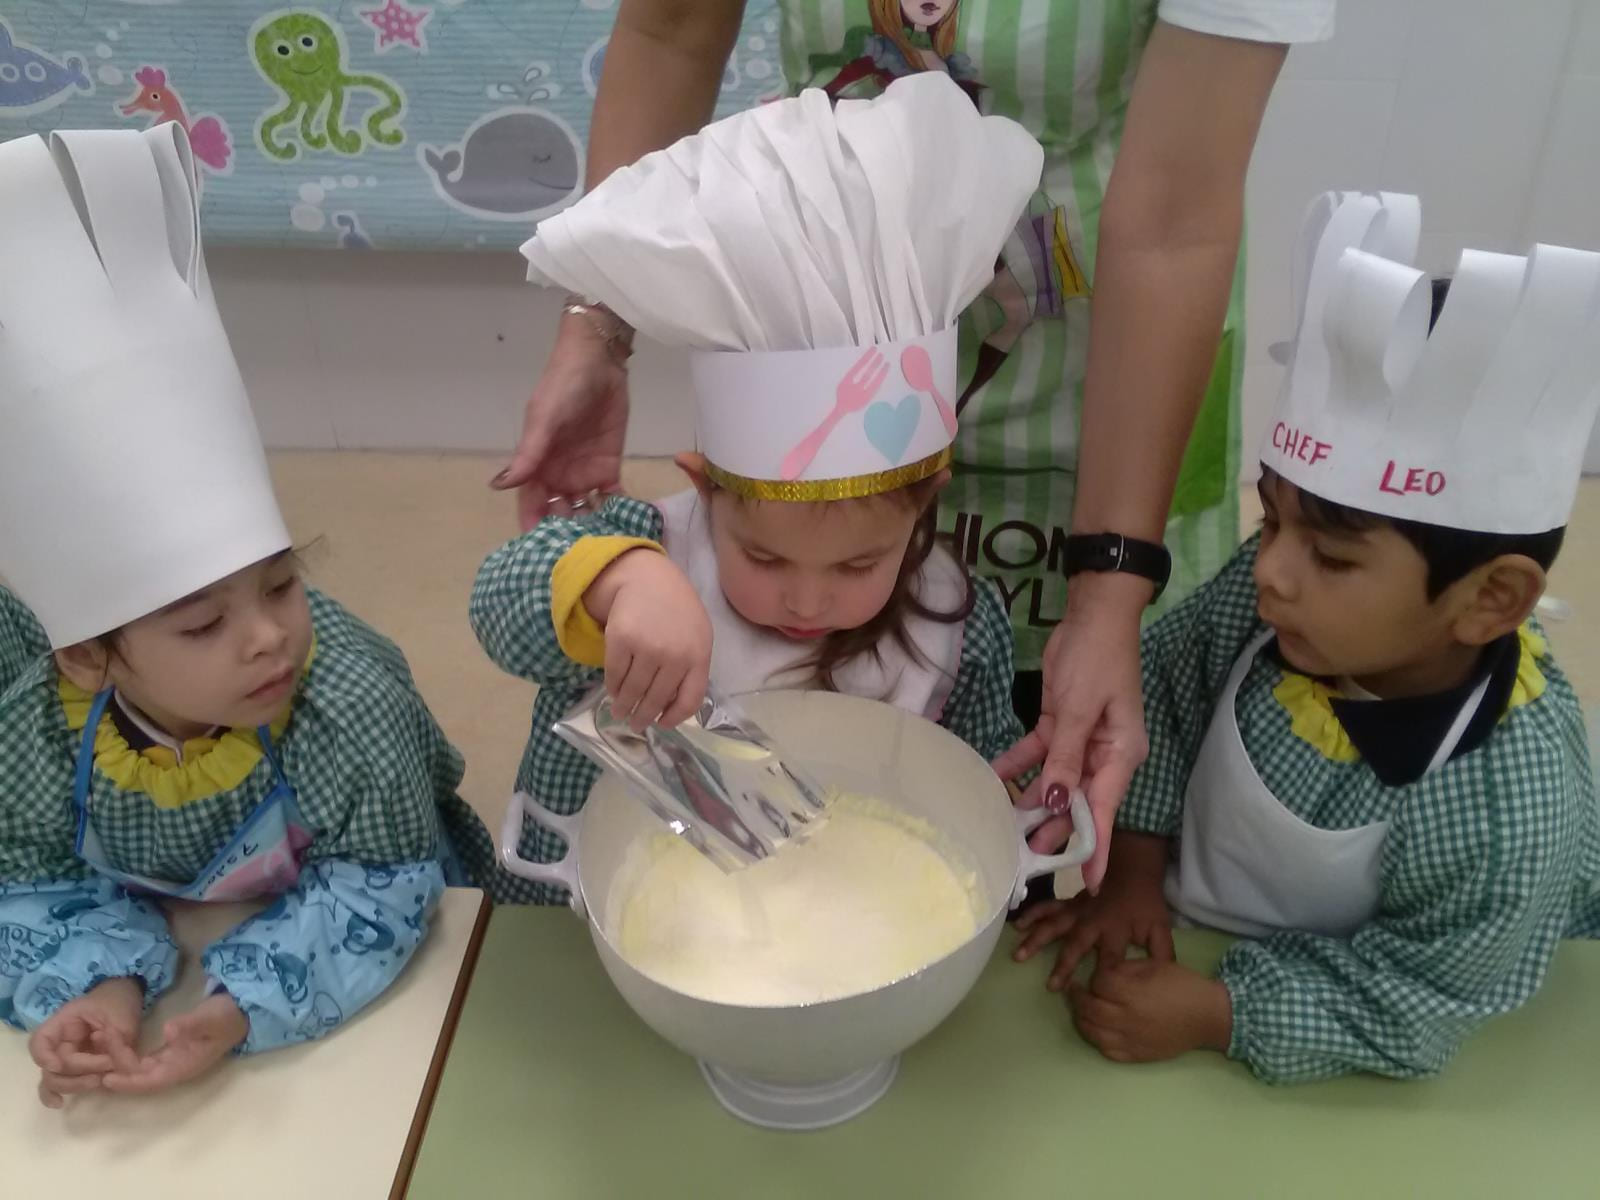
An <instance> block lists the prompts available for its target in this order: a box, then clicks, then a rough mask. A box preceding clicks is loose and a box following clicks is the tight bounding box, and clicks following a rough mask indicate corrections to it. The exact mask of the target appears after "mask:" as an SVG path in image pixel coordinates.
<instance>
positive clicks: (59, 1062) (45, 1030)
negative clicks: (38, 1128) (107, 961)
mask: <svg viewBox="0 0 1600 1200" xmlns="http://www.w3.org/2000/svg"><path fill="white" fill-rule="evenodd" d="M143 1013H144V985H143V984H141V983H140V982H139V981H138V980H137V979H107V980H104V981H103V982H101V983H98V984H96V985H95V986H94V987H92V988H90V989H89V990H88V991H87V992H85V993H84V994H83V995H81V996H79V997H77V998H76V999H74V1000H68V1001H67V1002H66V1003H65V1004H63V1005H62V1006H61V1007H60V1008H58V1009H56V1011H55V1012H54V1013H53V1014H52V1015H51V1017H50V1019H49V1020H47V1021H45V1022H44V1024H42V1025H40V1026H39V1027H38V1028H37V1029H35V1030H34V1031H33V1036H32V1037H30V1038H29V1039H28V1053H29V1054H31V1055H32V1056H33V1061H34V1062H35V1063H36V1064H38V1067H39V1071H40V1077H39V1101H40V1103H42V1104H43V1105H44V1106H45V1107H46V1108H60V1107H61V1106H62V1105H64V1104H65V1103H66V1102H67V1101H66V1098H67V1097H68V1096H70V1095H75V1094H78V1093H82V1092H92V1091H95V1090H97V1089H98V1088H100V1087H101V1086H102V1084H103V1082H104V1079H105V1076H106V1075H107V1073H108V1072H110V1071H112V1070H113V1069H115V1067H116V1064H117V1063H119V1062H126V1061H128V1060H129V1059H132V1058H134V1057H135V1056H134V1053H133V1047H134V1045H135V1043H136V1042H137V1041H138V1040H139V1018H140V1017H141V1016H142V1015H143Z"/></svg>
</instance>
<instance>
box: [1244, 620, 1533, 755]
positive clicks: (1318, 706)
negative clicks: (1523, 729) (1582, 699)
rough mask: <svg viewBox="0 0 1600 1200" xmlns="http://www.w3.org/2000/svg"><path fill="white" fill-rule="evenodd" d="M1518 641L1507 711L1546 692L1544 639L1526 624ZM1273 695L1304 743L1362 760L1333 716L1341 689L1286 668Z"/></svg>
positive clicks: (1323, 752)
mask: <svg viewBox="0 0 1600 1200" xmlns="http://www.w3.org/2000/svg"><path fill="white" fill-rule="evenodd" d="M1517 642H1518V650H1519V654H1518V659H1517V680H1516V683H1515V684H1513V685H1512V688H1511V699H1510V700H1509V701H1508V702H1507V704H1506V712H1507V713H1509V712H1510V711H1511V710H1512V709H1515V708H1521V707H1522V706H1523V705H1524V704H1531V703H1532V702H1533V701H1535V700H1537V699H1538V698H1539V697H1540V696H1542V695H1544V689H1545V686H1546V685H1545V678H1544V673H1543V672H1541V671H1540V670H1539V660H1540V659H1541V658H1543V657H1544V656H1545V655H1546V654H1548V653H1549V646H1548V644H1547V643H1546V642H1545V639H1544V638H1542V637H1540V636H1539V635H1538V634H1537V633H1535V632H1534V631H1533V628H1532V627H1531V626H1528V625H1524V626H1522V628H1520V629H1518V630H1517ZM1272 695H1273V698H1274V699H1276V700H1277V702H1278V703H1279V704H1280V705H1281V706H1282V707H1283V710H1284V711H1285V712H1287V713H1288V714H1289V728H1290V730H1291V731H1292V732H1293V733H1294V735H1295V736H1296V737H1297V738H1299V739H1300V740H1301V741H1302V742H1305V743H1306V744H1307V745H1310V746H1312V747H1313V748H1315V749H1316V750H1317V751H1319V752H1320V753H1321V754H1322V756H1323V757H1324V758H1326V759H1328V760H1330V761H1332V762H1338V763H1351V762H1356V761H1358V760H1359V759H1360V757H1361V755H1360V753H1359V752H1358V751H1357V750H1356V748H1355V745H1354V744H1353V743H1352V742H1351V741H1350V735H1349V734H1348V733H1346V732H1345V728H1344V725H1343V723H1341V722H1340V720H1339V718H1338V717H1337V716H1335V715H1334V711H1333V704H1332V701H1334V700H1336V699H1343V698H1344V693H1343V692H1341V691H1340V690H1339V689H1338V688H1335V687H1330V686H1328V685H1327V684H1325V683H1323V682H1321V681H1320V680H1316V679H1312V678H1310V677H1309V676H1306V675H1298V674H1295V673H1293V672H1287V671H1286V672H1285V673H1284V676H1283V679H1282V680H1281V681H1280V682H1279V684H1278V686H1277V687H1275V688H1273V689H1272Z"/></svg>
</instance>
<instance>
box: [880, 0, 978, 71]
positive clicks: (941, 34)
mask: <svg viewBox="0 0 1600 1200" xmlns="http://www.w3.org/2000/svg"><path fill="white" fill-rule="evenodd" d="M867 8H868V9H869V10H870V12H871V14H872V32H874V33H876V34H879V35H880V36H882V37H886V38H888V39H889V40H890V41H891V42H893V43H894V44H895V47H896V48H897V49H898V50H899V51H900V53H901V54H903V55H904V56H905V60H906V62H907V64H908V65H910V66H912V67H916V65H917V63H919V62H920V61H921V58H920V57H919V56H918V54H917V51H916V48H915V47H914V46H912V44H911V39H910V38H908V37H907V36H906V30H907V29H909V28H911V24H910V22H909V21H907V20H906V15H905V10H904V9H903V8H902V7H901V2H900V0H868V4H867ZM960 12H961V0H956V2H955V3H954V4H952V5H951V6H950V11H949V12H947V13H945V15H944V16H942V17H940V18H939V20H938V21H936V22H934V24H933V25H932V26H931V27H929V29H928V39H929V40H930V41H931V42H932V43H933V52H934V53H935V54H937V55H938V56H939V57H940V58H943V59H948V58H949V57H950V55H951V54H952V53H954V52H955V48H956V19H957V17H958V16H959V15H960ZM918 69H919V70H920V69H921V68H918Z"/></svg>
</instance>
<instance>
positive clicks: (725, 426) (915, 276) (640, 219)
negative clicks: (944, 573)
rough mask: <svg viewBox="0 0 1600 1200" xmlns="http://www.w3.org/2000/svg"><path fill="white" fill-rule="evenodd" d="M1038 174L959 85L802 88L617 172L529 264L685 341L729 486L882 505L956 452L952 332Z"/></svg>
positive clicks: (665, 338) (1017, 134)
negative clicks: (833, 93)
mask: <svg viewBox="0 0 1600 1200" xmlns="http://www.w3.org/2000/svg"><path fill="white" fill-rule="evenodd" d="M1042 165H1043V152H1042V151H1041V150H1040V148H1039V145H1038V143H1037V142H1035V141H1034V140H1033V138H1032V137H1030V136H1029V135H1028V134H1027V132H1026V131H1025V130H1023V129H1022V127H1021V126H1019V125H1017V124H1015V123H1014V122H1012V121H1008V120H1005V119H1004V118H1000V117H984V116H981V115H979V113H978V112H977V110H976V109H974V107H973V105H972V102H971V101H970V100H969V99H968V98H967V97H966V95H965V94H964V93H963V92H962V91H961V89H960V88H959V87H957V86H956V85H955V84H954V83H952V82H951V81H950V79H949V78H948V77H946V76H944V75H943V74H939V73H935V72H927V73H924V74H919V75H914V76H909V77H907V78H905V79H901V80H898V81H896V82H895V83H893V84H892V85H890V87H889V88H888V89H887V90H886V91H885V92H884V94H883V95H882V96H880V97H878V98H877V99H875V100H869V101H859V100H858V101H851V100H846V101H841V102H840V103H839V104H837V105H833V104H831V103H830V102H829V100H828V97H827V96H826V95H825V94H824V93H822V92H820V91H808V92H805V93H802V94H801V95H800V96H798V97H796V98H794V99H791V100H780V101H777V102H775V103H772V104H767V105H763V106H761V107H759V108H756V109H754V110H751V111H748V112H742V113H739V114H738V115H736V116H733V117H729V118H728V119H726V120H723V121H719V122H717V123H716V124H713V125H710V126H707V127H706V128H705V129H704V130H702V131H701V132H700V133H698V134H695V135H693V136H691V137H687V138H684V139H683V140H682V141H680V142H678V143H677V144H675V145H673V146H670V147H668V148H667V149H665V150H661V151H658V152H656V153H654V154H649V155H646V156H645V157H644V158H642V159H640V160H639V161H638V162H637V163H635V164H634V165H632V166H630V167H625V168H623V169H621V170H619V171H617V172H615V173H614V174H612V175H611V176H609V177H608V178H607V179H606V180H605V181H604V182H602V183H601V184H600V185H599V186H598V187H597V188H595V189H594V191H593V192H591V193H590V194H589V195H588V196H586V197H585V198H584V199H583V200H581V201H579V202H578V203H577V204H576V205H574V206H573V207H572V208H569V209H567V210H566V211H565V212H562V213H560V214H558V215H557V216H554V217H551V218H548V219H547V220H545V221H543V222H541V223H540V226H539V230H538V233H537V235H536V236H535V237H534V238H533V239H532V240H531V241H529V242H528V243H527V244H526V245H525V246H523V248H522V252H523V254H525V255H526V256H527V258H528V261H529V263H530V264H531V265H530V268H529V272H528V274H529V278H530V279H531V280H532V281H534V282H535V283H542V284H546V285H550V286H557V287H562V288H565V289H567V290H568V291H571V292H573V293H576V294H578V295H580V296H583V297H585V298H586V299H588V300H590V301H593V302H597V303H601V304H604V305H606V306H607V307H608V308H610V309H611V310H612V311H614V312H615V313H617V315H618V316H620V317H622V318H623V319H624V320H626V321H627V322H628V323H629V324H630V325H632V326H633V327H634V328H635V329H637V330H639V331H640V332H641V333H643V334H645V335H647V336H649V337H653V338H655V339H657V340H658V341H661V342H665V343H668V344H675V345H683V346H687V347H689V349H690V352H691V367H692V372H693V378H694V385H695V392H696V400H697V410H698V411H697V414H696V424H697V433H698V441H699V447H700V449H701V451H702V452H703V453H704V454H705V456H706V458H707V460H708V463H709V467H708V470H709V473H710V475H711V477H712V479H713V480H714V481H715V482H717V483H718V484H719V485H720V486H722V487H726V488H728V489H729V490H731V491H735V492H738V493H739V494H741V495H745V496H751V497H757V498H761V499H772V500H795V501H801V500H837V499H846V498H850V497H856V496H868V495H876V494H879V493H882V492H887V491H892V490H895V489H897V488H901V487H906V486H908V485H910V484H912V483H915V482H918V481H919V480H922V479H926V478H928V477H930V476H932V475H935V474H937V473H938V472H939V471H941V470H943V469H944V467H945V466H946V465H948V463H949V462H950V457H951V446H952V443H953V442H954V440H955V435H956V414H955V411H954V409H953V407H952V405H953V403H954V400H955V396H956V394H957V388H956V322H957V319H958V318H959V317H960V315H961V313H962V311H963V310H964V309H965V308H966V307H967V305H969V304H970V303H971V302H972V301H973V300H974V299H975V298H976V297H977V296H978V294H979V293H980V292H981V291H982V290H983V289H984V287H985V286H987V285H988V283H989V282H990V281H991V280H992V279H993V277H994V271H995V260H996V258H997V257H998V255H999V253H1000V250H1001V248H1002V246H1003V245H1004V243H1005V240H1006V237H1007V236H1008V235H1009V234H1010V233H1011V231H1012V229H1013V228H1014V227H1015V225H1016V223H1017V221H1018V219H1019V218H1020V217H1021V215H1022V213H1023V210H1024V208H1025V207H1026V205H1027V202H1028V198H1029V197H1030V196H1031V195H1032V194H1033V192H1034V190H1035V189H1036V188H1037V186H1038V182H1039V172H1040V169H1041V167H1042Z"/></svg>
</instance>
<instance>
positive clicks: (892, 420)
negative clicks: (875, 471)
mask: <svg viewBox="0 0 1600 1200" xmlns="http://www.w3.org/2000/svg"><path fill="white" fill-rule="evenodd" d="M921 419H922V398H921V397H920V396H905V397H903V398H902V399H901V400H900V402H899V403H898V404H890V403H889V401H887V400H879V401H878V402H877V403H876V404H874V405H873V406H872V407H871V408H869V409H867V412H866V415H865V416H864V417H862V423H863V425H864V426H865V427H866V432H867V441H869V442H871V443H872V448H873V449H874V450H876V451H877V452H878V453H879V454H881V455H883V456H884V458H886V459H888V460H889V462H890V464H891V465H898V464H899V463H900V461H901V460H902V459H904V458H905V453H906V448H907V447H909V446H910V445H911V439H912V438H914V437H915V436H916V435H917V423H918V421H920V420H921Z"/></svg>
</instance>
